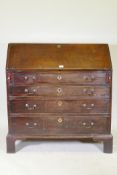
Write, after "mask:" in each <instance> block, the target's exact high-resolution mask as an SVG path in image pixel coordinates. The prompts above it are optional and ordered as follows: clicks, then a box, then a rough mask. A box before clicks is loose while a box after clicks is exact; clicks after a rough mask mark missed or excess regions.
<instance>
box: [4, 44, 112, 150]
mask: <svg viewBox="0 0 117 175" xmlns="http://www.w3.org/2000/svg"><path fill="white" fill-rule="evenodd" d="M6 80H7V104H8V135H7V152H8V153H13V152H15V141H16V140H24V139H40V140H43V139H60V140H62V139H66V140H67V139H70V140H71V139H72V140H73V139H75V140H78V139H85V140H87V139H91V140H92V141H97V142H98V141H99V142H103V148H104V152H105V153H111V152H112V142H113V137H112V135H111V101H112V94H111V93H112V64H111V58H110V53H109V48H108V45H107V44H26V43H24V44H18V43H16V44H15V43H14V44H12V43H11V44H9V45H8V54H7V63H6Z"/></svg>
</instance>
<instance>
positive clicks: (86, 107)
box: [82, 103, 95, 110]
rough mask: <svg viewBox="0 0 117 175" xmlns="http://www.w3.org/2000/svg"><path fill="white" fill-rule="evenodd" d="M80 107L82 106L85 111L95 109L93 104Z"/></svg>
mask: <svg viewBox="0 0 117 175" xmlns="http://www.w3.org/2000/svg"><path fill="white" fill-rule="evenodd" d="M82 106H83V107H84V108H85V109H87V110H91V109H93V108H94V107H95V104H94V103H92V104H90V105H87V104H86V103H84V104H83V105H82Z"/></svg>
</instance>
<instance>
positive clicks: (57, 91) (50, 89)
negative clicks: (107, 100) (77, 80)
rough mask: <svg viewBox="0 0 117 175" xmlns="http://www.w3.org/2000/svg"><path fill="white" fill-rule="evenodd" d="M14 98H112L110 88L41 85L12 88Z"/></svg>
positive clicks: (11, 93) (11, 92)
mask: <svg viewBox="0 0 117 175" xmlns="http://www.w3.org/2000/svg"><path fill="white" fill-rule="evenodd" d="M10 95H12V96H45V97H46V96H51V97H52V96H53V97H73V96H80V97H110V87H106V86H70V85H69V86H67V85H61V86H59V85H58V86H57V85H42V84H41V85H40V86H16V87H10Z"/></svg>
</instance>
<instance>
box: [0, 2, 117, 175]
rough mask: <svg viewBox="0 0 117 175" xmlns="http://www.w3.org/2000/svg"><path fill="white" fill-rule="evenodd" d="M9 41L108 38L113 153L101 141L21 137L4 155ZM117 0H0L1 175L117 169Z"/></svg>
mask: <svg viewBox="0 0 117 175" xmlns="http://www.w3.org/2000/svg"><path fill="white" fill-rule="evenodd" d="M9 42H37V43H41V42H43V43H46V42H49V43H52V42H55V43H97V42H98V43H108V44H109V47H110V52H111V57H112V62H113V107H112V118H113V120H112V133H113V135H114V153H113V154H110V155H109V154H103V153H102V151H101V149H102V145H101V144H90V143H80V142H63V143H59V142H30V141H29V142H28V143H27V142H22V143H20V144H18V146H17V153H16V154H12V155H9V154H6V142H5V139H6V134H7V110H6V86H5V63H6V54H7V44H8V43H9ZM116 67H117V0H0V172H1V174H3V175H7V174H8V175H11V174H12V175H16V174H20V175H21V174H22V175H24V174H25V175H26V174H28V175H34V174H42V175H45V174H51V175H54V174H61V175H62V174H64V175H71V174H73V175H77V174H78V175H80V174H82V175H85V174H90V175H93V174H94V173H95V174H100V175H104V174H106V175H110V174H113V175H114V174H116V172H117V171H116V164H117V163H116V162H117V119H116V118H117V117H116V113H117V112H116V103H117V101H116V98H117V69H116Z"/></svg>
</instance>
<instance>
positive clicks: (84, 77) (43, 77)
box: [12, 71, 107, 85]
mask: <svg viewBox="0 0 117 175" xmlns="http://www.w3.org/2000/svg"><path fill="white" fill-rule="evenodd" d="M12 79H13V83H14V84H15V85H24V84H26V85H30V84H34V83H37V84H38V83H69V84H70V83H71V84H94V85H96V84H105V83H106V81H107V77H106V71H74V72H73V71H69V72H66V71H58V72H54V71H53V72H49V71H48V72H39V73H38V72H19V73H13V76H12Z"/></svg>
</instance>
